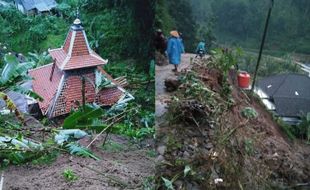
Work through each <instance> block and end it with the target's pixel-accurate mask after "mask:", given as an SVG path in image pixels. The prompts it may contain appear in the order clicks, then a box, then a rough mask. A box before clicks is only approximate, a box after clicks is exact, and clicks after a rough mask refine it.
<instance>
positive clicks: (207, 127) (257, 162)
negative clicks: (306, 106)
mask: <svg viewBox="0 0 310 190" xmlns="http://www.w3.org/2000/svg"><path fill="white" fill-rule="evenodd" d="M211 61H212V60H211ZM235 77H236V74H235V72H234V71H230V72H229V74H228V76H227V77H225V76H223V74H222V72H221V71H220V70H218V69H216V68H214V67H213V66H212V63H210V60H207V61H204V62H203V61H198V62H197V61H196V62H195V61H194V65H193V67H192V69H191V70H190V71H184V72H181V73H180V76H179V77H178V78H179V82H180V83H181V85H178V89H177V90H176V91H175V92H173V95H172V98H171V101H170V103H169V108H168V110H169V111H168V114H167V115H166V120H167V122H166V123H164V124H162V125H161V126H160V127H159V129H158V131H157V141H158V143H157V145H158V146H157V151H158V152H159V154H160V155H159V156H158V158H157V168H156V171H157V174H156V176H157V184H159V186H160V187H159V189H167V188H170V189H171V188H174V189H274V188H277V189H285V188H290V189H292V188H298V187H309V186H307V185H309V184H308V183H309V179H310V147H309V146H308V145H306V144H304V143H303V142H298V141H294V142H292V141H290V140H288V138H287V137H286V135H285V134H283V133H282V131H281V130H280V128H279V126H278V125H277V123H276V122H274V120H273V117H272V115H271V114H270V113H269V112H267V111H266V110H265V108H264V107H263V106H262V105H261V104H260V101H259V100H258V99H256V98H255V97H253V96H251V95H250V94H247V93H246V92H244V91H242V90H240V89H238V87H236V86H235ZM168 87H169V86H168ZM245 108H251V109H252V110H254V111H255V112H256V113H257V117H256V118H247V117H245V116H243V115H242V111H243V110H244V109H245Z"/></svg>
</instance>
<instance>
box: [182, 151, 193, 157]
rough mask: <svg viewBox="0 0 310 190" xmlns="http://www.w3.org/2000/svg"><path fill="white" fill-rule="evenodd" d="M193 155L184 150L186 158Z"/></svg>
mask: <svg viewBox="0 0 310 190" xmlns="http://www.w3.org/2000/svg"><path fill="white" fill-rule="evenodd" d="M190 156H191V155H190V154H189V153H188V152H187V151H184V152H183V157H184V158H189V157H190Z"/></svg>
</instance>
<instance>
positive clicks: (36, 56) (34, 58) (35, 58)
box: [28, 51, 52, 67]
mask: <svg viewBox="0 0 310 190" xmlns="http://www.w3.org/2000/svg"><path fill="white" fill-rule="evenodd" d="M28 54H29V59H30V61H31V62H34V63H35V64H36V65H35V67H39V66H43V65H46V64H49V63H52V58H51V56H50V55H49V54H48V53H47V52H46V51H44V52H43V53H39V52H37V51H34V53H31V52H29V53H28Z"/></svg>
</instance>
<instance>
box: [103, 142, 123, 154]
mask: <svg viewBox="0 0 310 190" xmlns="http://www.w3.org/2000/svg"><path fill="white" fill-rule="evenodd" d="M123 146H124V145H122V144H119V143H117V142H114V141H112V140H109V141H107V142H106V143H105V144H104V146H103V150H105V151H107V152H120V151H123V150H124V147H123Z"/></svg>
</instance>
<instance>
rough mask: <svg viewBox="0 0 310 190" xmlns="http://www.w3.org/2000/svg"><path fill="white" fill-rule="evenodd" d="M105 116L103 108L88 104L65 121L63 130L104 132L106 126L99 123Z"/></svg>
mask: <svg viewBox="0 0 310 190" xmlns="http://www.w3.org/2000/svg"><path fill="white" fill-rule="evenodd" d="M103 114H104V110H103V109H102V108H101V107H99V106H95V105H89V104H86V105H85V106H84V107H81V108H80V109H79V110H77V111H75V112H73V113H72V114H71V115H70V116H68V117H67V118H66V119H65V120H64V124H63V128H64V129H85V128H86V129H92V130H95V129H96V130H102V129H103V128H105V127H106V125H104V124H103V123H101V122H99V121H98V118H100V117H101V116H103Z"/></svg>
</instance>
